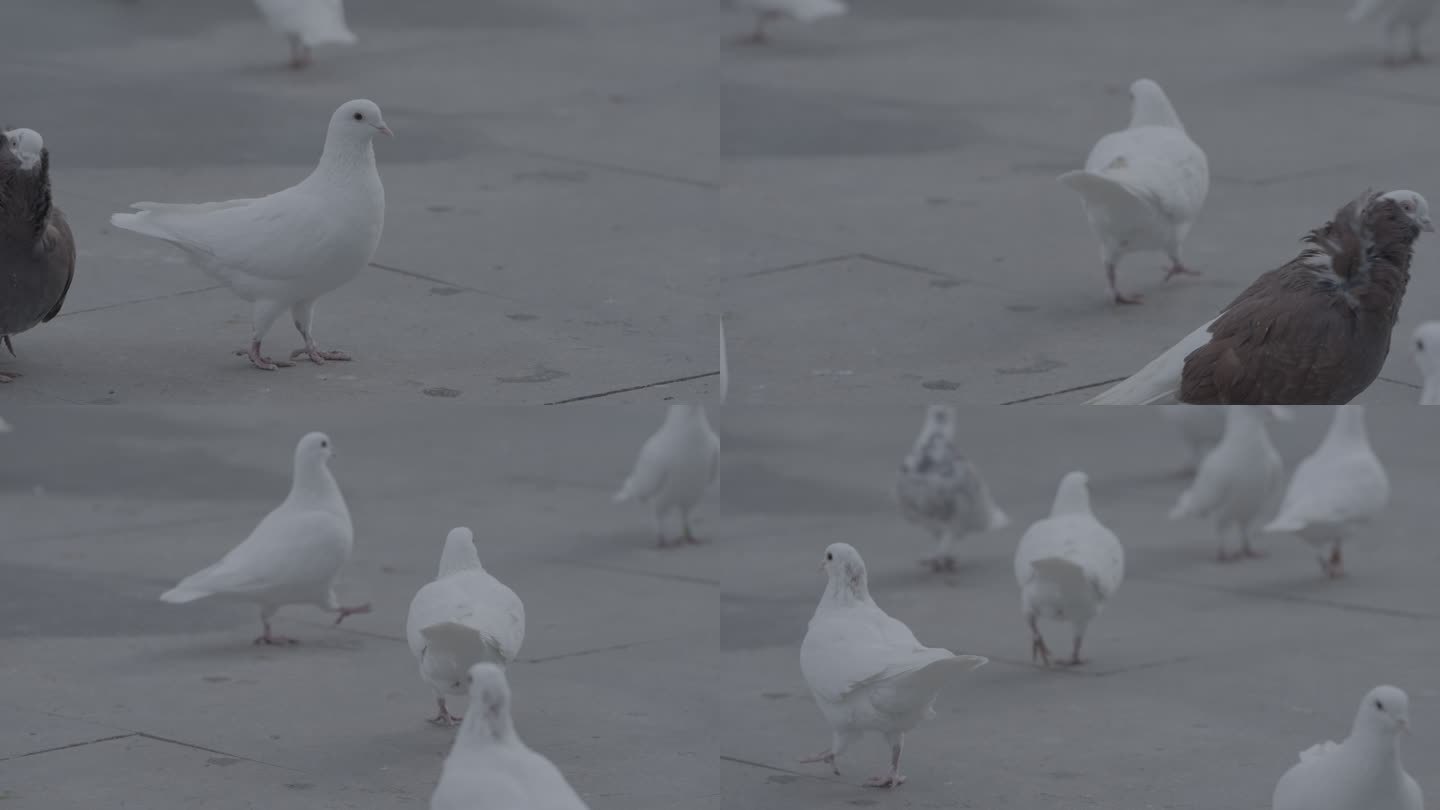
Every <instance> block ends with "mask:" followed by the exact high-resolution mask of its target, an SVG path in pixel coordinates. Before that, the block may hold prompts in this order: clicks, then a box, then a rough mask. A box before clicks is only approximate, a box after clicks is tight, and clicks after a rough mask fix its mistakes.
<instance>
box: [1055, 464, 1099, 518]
mask: <svg viewBox="0 0 1440 810" xmlns="http://www.w3.org/2000/svg"><path fill="white" fill-rule="evenodd" d="M1089 484H1090V476H1088V475H1086V474H1085V473H1083V472H1080V471H1079V470H1076V471H1075V472H1070V473H1066V474H1065V477H1064V478H1061V479H1060V488H1059V489H1058V490H1056V492H1055V503H1054V505H1053V506H1051V507H1050V516H1051V517H1057V516H1059V515H1089V514H1093V513H1092V512H1091V511H1090V487H1089Z"/></svg>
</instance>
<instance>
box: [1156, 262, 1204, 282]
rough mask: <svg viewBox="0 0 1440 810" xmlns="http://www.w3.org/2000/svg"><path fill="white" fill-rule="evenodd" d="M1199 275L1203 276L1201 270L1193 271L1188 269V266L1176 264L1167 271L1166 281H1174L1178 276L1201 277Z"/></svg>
mask: <svg viewBox="0 0 1440 810" xmlns="http://www.w3.org/2000/svg"><path fill="white" fill-rule="evenodd" d="M1199 275H1203V274H1202V273H1201V272H1200V271H1199V270H1191V269H1190V268H1188V267H1186V266H1185V265H1183V264H1174V265H1171V267H1170V269H1169V270H1166V271H1165V280H1166V281H1169V280H1170V279H1172V278H1174V277H1176V276H1199Z"/></svg>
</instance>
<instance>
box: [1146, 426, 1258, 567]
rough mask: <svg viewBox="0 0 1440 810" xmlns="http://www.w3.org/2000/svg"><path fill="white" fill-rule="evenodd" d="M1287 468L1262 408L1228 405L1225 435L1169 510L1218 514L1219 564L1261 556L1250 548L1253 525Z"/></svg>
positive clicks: (1175, 516)
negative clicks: (1235, 543)
mask: <svg viewBox="0 0 1440 810" xmlns="http://www.w3.org/2000/svg"><path fill="white" fill-rule="evenodd" d="M1201 407H1203V406H1201ZM1284 470H1285V463H1284V461H1282V460H1281V458H1280V452H1279V451H1278V450H1276V449H1275V445H1273V444H1271V443H1270V434H1269V432H1268V431H1266V430H1265V421H1264V416H1263V414H1262V412H1261V410H1260V409H1259V408H1256V407H1254V406H1250V405H1229V406H1225V435H1224V438H1222V439H1221V440H1220V443H1219V444H1218V445H1216V447H1215V449H1214V450H1212V451H1210V453H1209V454H1208V455H1206V456H1205V460H1204V461H1203V462H1201V464H1200V469H1199V470H1198V471H1197V472H1196V474H1195V481H1194V482H1193V483H1192V484H1191V485H1190V488H1189V489H1187V490H1185V491H1184V492H1182V493H1181V494H1180V500H1179V501H1178V502H1177V503H1176V504H1175V508H1174V509H1172V510H1171V511H1170V519H1171V520H1180V519H1182V518H1187V517H1199V518H1203V517H1211V518H1214V519H1215V529H1216V531H1217V532H1219V535H1220V546H1219V549H1218V551H1216V554H1215V559H1216V560H1217V561H1219V562H1230V561H1232V560H1240V559H1245V558H1247V557H1260V556H1263V555H1261V554H1260V553H1259V552H1257V551H1255V549H1253V548H1251V547H1250V528H1251V526H1253V525H1254V523H1255V521H1256V520H1257V519H1259V517H1260V511H1261V510H1262V509H1264V508H1265V505H1266V504H1268V503H1269V502H1270V499H1271V497H1272V496H1274V494H1275V493H1276V492H1278V491H1279V489H1280V485H1281V484H1282V483H1283V482H1284ZM1231 529H1233V530H1234V531H1235V533H1236V534H1237V535H1239V538H1240V549H1239V550H1238V551H1235V552H1230V551H1229V550H1227V549H1226V543H1225V535H1226V532H1227V531H1228V530H1231Z"/></svg>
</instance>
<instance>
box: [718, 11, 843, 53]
mask: <svg viewBox="0 0 1440 810" xmlns="http://www.w3.org/2000/svg"><path fill="white" fill-rule="evenodd" d="M728 5H730V6H738V7H740V8H741V9H744V10H745V11H750V12H753V13H754V14H755V31H754V33H752V34H751V35H750V36H749V37H747V38H746V40H745V41H746V42H748V43H750V44H752V45H762V44H764V43H766V42H769V41H770V36H769V34H767V33H766V32H765V25H766V23H772V22H778V21H779V20H786V19H789V20H796V21H798V22H802V23H812V22H815V21H817V20H823V19H825V18H826V17H839V16H841V15H843V14H845V13H846V12H848V11H849V10H850V9H849V7H848V6H847V5H845V3H844V2H843V0H729V3H728Z"/></svg>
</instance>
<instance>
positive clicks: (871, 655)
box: [800, 543, 988, 787]
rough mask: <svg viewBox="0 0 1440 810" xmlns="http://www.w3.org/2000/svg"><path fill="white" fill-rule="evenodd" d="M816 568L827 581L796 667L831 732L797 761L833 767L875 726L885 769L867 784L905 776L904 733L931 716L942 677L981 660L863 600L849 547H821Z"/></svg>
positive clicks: (862, 579)
mask: <svg viewBox="0 0 1440 810" xmlns="http://www.w3.org/2000/svg"><path fill="white" fill-rule="evenodd" d="M821 567H822V568H823V569H824V570H825V572H826V574H827V575H828V577H829V582H828V583H827V584H826V586H825V592H824V594H823V595H821V597H820V604H819V605H818V606H817V607H816V608H815V615H814V616H813V617H812V618H811V619H810V627H809V629H808V630H807V631H806V633H805V640H804V642H802V643H801V645H800V670H801V672H802V673H803V674H804V676H805V682H806V683H807V684H809V686H810V691H811V693H812V694H813V695H814V696H815V703H816V705H817V706H819V707H820V712H821V714H823V715H825V720H826V721H827V722H829V724H830V728H831V729H832V731H833V736H832V741H831V745H830V749H829V750H827V751H825V752H824V753H821V754H818V755H816V756H814V757H808V758H806V759H804V760H802V761H803V762H825V763H828V764H830V765H831V766H832V767H834V765H835V758H836V757H838V756H840V755H841V754H842V753H843V752H844V751H845V749H846V748H847V747H849V746H850V744H851V743H853V742H855V741H856V740H857V739H859V738H860V737H861V736H862V735H864V734H865V733H866V732H871V731H873V732H878V733H880V734H883V735H884V736H885V741H886V742H887V743H889V744H890V752H891V760H890V772H889V774H888V775H886V776H881V777H876V778H874V779H871V780H870V781H869V782H867V784H868V785H871V786H873V787H893V786H895V785H898V784H900V783H901V782H903V781H905V777H903V776H901V775H900V751H901V748H902V747H903V745H904V740H905V732H907V731H909V730H911V729H913V728H914V727H915V726H916V725H918V724H919V723H920V721H921V720H923V719H925V718H927V717H933V716H934V708H933V707H934V704H935V698H936V696H937V695H938V694H939V693H940V689H941V688H942V687H944V686H945V684H946V683H948V682H949V681H950V680H951V679H952V678H953V677H954V676H956V675H958V674H960V673H962V672H968V671H970V670H972V669H976V668H978V667H981V666H983V665H985V664H986V663H987V662H988V659H985V658H982V657H981V656H978V655H955V654H954V653H952V652H950V651H949V650H945V649H941V648H939V647H926V646H925V645H923V644H921V643H920V642H919V640H917V639H916V638H915V634H914V633H912V632H911V631H910V628H909V627H906V626H905V624H904V623H903V622H900V621H898V620H896V619H893V618H891V617H890V616H889V615H888V614H886V613H885V611H883V610H881V609H880V607H879V605H876V604H875V602H874V601H873V600H872V599H871V598H870V589H869V585H868V584H867V580H866V573H865V561H864V560H862V559H861V558H860V553H859V552H857V551H856V550H855V549H854V548H853V547H851V546H850V545H848V544H846V543H834V544H832V545H831V546H829V547H828V548H826V549H825V561H824V562H823V563H822V564H821ZM839 772H840V770H839V769H838V768H835V773H837V774H838V773H839Z"/></svg>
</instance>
